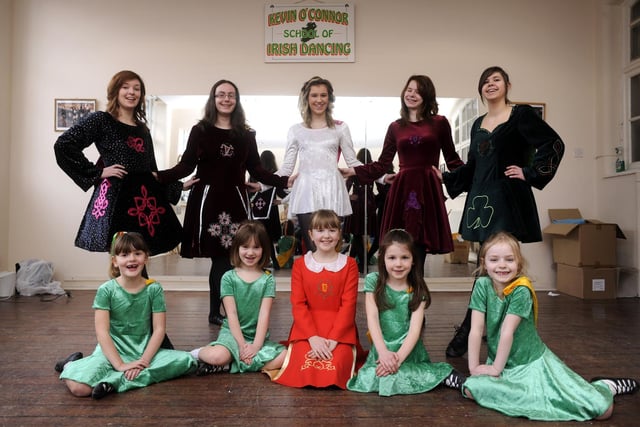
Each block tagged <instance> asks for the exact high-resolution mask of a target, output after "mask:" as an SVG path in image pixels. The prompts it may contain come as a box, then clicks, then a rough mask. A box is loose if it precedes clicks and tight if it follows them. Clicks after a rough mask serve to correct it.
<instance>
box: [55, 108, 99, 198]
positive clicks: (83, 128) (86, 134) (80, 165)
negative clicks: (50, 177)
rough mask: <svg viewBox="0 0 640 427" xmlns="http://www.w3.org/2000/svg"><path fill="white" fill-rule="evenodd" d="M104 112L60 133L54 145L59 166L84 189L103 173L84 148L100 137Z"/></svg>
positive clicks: (95, 114)
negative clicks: (84, 152)
mask: <svg viewBox="0 0 640 427" xmlns="http://www.w3.org/2000/svg"><path fill="white" fill-rule="evenodd" d="M103 114H107V113H104V112H102V111H99V112H95V113H93V114H90V115H89V116H87V117H86V118H85V119H83V120H81V121H80V123H78V124H76V125H74V126H72V127H71V128H70V129H68V130H67V131H66V132H65V133H63V134H62V135H60V137H59V138H58V140H57V141H56V143H55V144H54V146H53V149H54V151H55V154H56V162H57V163H58V166H60V168H61V169H62V170H63V171H64V172H65V173H66V174H67V175H69V177H70V178H71V179H72V180H73V182H75V183H76V184H77V185H78V187H80V188H82V189H83V190H84V191H87V190H88V189H89V188H91V187H92V186H93V185H94V184H95V182H96V180H97V179H98V178H100V175H101V174H102V168H101V167H98V166H97V165H96V164H94V163H93V162H91V161H89V159H87V157H86V156H85V155H84V154H83V150H84V149H85V148H87V147H89V146H90V145H91V144H94V143H96V141H98V140H99V139H100V135H101V134H102V132H103V125H104V119H103V117H102V115H103Z"/></svg>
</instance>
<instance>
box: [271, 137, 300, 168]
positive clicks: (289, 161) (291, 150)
mask: <svg viewBox="0 0 640 427" xmlns="http://www.w3.org/2000/svg"><path fill="white" fill-rule="evenodd" d="M294 128H295V125H294V126H291V128H289V133H288V134H287V147H286V148H285V150H284V160H283V161H282V165H280V169H278V171H277V172H276V175H280V176H291V174H292V173H293V168H295V167H296V161H297V160H298V150H299V149H300V146H299V144H300V141H299V140H298V137H297V135H296V132H295V129H294Z"/></svg>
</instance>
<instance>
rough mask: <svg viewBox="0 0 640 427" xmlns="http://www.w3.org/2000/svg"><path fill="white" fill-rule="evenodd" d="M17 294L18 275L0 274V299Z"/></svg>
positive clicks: (5, 272)
mask: <svg viewBox="0 0 640 427" xmlns="http://www.w3.org/2000/svg"><path fill="white" fill-rule="evenodd" d="M15 292H16V273H15V272H12V271H2V272H0V298H9V297H11V296H13V294H14V293H15Z"/></svg>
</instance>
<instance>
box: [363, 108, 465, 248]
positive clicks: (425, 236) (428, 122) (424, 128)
mask: <svg viewBox="0 0 640 427" xmlns="http://www.w3.org/2000/svg"><path fill="white" fill-rule="evenodd" d="M396 152H397V153H398V157H399V159H400V170H399V172H398V174H397V175H396V178H395V180H394V181H393V184H392V185H391V188H390V189H389V194H388V195H387V200H386V202H385V207H384V216H383V218H382V224H381V226H380V236H381V237H382V236H384V235H385V233H386V232H387V231H389V230H392V229H394V228H403V229H405V230H406V231H407V232H408V233H409V234H411V236H412V237H413V239H414V240H415V241H416V243H417V244H419V245H421V246H424V247H425V248H426V251H427V253H431V254H444V253H449V252H452V251H453V241H452V240H451V227H450V226H449V218H448V216H447V211H446V209H445V206H444V201H445V196H444V192H443V190H442V183H441V182H440V179H439V178H438V176H437V174H436V172H435V171H434V170H433V169H432V168H431V166H436V167H438V164H439V160H440V152H442V154H443V156H444V159H445V162H446V164H447V168H448V169H449V170H453V169H455V168H457V167H459V166H462V165H463V162H462V160H460V157H459V156H458V154H457V153H456V151H455V147H454V145H453V140H452V138H451V127H450V126H449V122H448V121H447V119H446V118H445V117H444V116H438V115H436V116H433V117H431V118H430V119H425V120H420V121H418V122H408V123H407V124H406V125H404V126H403V125H402V124H401V123H400V120H396V121H395V122H393V123H391V124H390V125H389V129H388V130H387V135H386V137H385V139H384V146H383V148H382V153H381V154H380V158H379V159H378V160H377V161H375V162H373V163H369V164H366V165H362V166H357V167H356V168H355V172H356V176H357V177H358V179H359V180H360V182H363V183H367V182H372V181H374V180H375V179H377V178H379V177H381V176H382V175H383V174H384V173H385V172H386V171H387V170H389V167H390V166H391V164H392V162H393V158H394V156H395V154H396Z"/></svg>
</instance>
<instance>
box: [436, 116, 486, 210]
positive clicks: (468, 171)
mask: <svg viewBox="0 0 640 427" xmlns="http://www.w3.org/2000/svg"><path fill="white" fill-rule="evenodd" d="M482 117H483V116H480V117H478V118H477V119H476V121H475V122H474V123H473V126H472V127H471V146H470V147H469V156H468V158H467V163H466V164H463V165H461V166H459V167H457V168H455V169H454V170H451V169H450V170H449V172H443V173H442V182H443V183H444V185H445V187H446V188H447V193H448V194H449V197H451V198H452V199H455V198H456V197H458V196H459V195H460V194H461V193H464V192H469V190H470V189H471V183H472V182H473V175H474V173H475V170H476V155H475V153H476V148H475V143H474V142H473V141H474V138H473V134H474V133H475V132H476V131H477V129H478V128H479V127H480V123H481V122H482ZM447 167H449V166H448V164H447Z"/></svg>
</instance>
